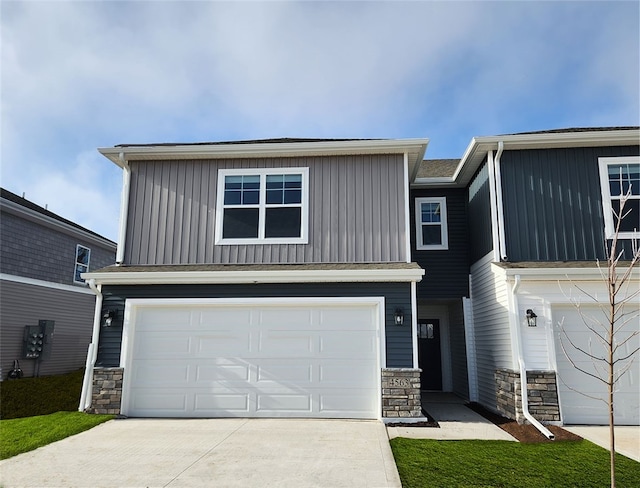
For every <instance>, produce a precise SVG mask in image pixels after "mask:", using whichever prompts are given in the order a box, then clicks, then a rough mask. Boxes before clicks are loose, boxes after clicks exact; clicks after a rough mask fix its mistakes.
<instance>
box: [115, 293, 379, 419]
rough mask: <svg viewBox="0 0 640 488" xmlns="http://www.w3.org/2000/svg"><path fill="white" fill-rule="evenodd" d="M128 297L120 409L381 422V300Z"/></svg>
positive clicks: (185, 414) (159, 414)
mask: <svg viewBox="0 0 640 488" xmlns="http://www.w3.org/2000/svg"><path fill="white" fill-rule="evenodd" d="M356 300H360V301H359V302H356V303H354V300H353V299H351V300H349V301H340V299H324V300H319V299H297V300H296V302H295V303H291V299H288V302H284V301H282V300H275V301H274V300H269V301H267V300H266V299H265V300H259V299H257V300H253V301H251V302H246V301H245V302H238V301H232V302H229V301H219V300H209V301H208V302H206V303H202V302H200V303H198V302H193V301H185V300H173V301H169V302H167V301H163V302H160V301H157V300H128V301H127V310H128V319H127V321H126V323H125V334H124V337H125V339H124V340H123V353H124V354H125V358H126V360H125V361H126V362H125V364H124V366H125V377H124V392H123V402H122V407H123V408H122V412H123V414H125V415H129V416H138V417H323V418H378V417H379V416H380V413H379V412H380V403H379V402H380V400H379V398H380V362H379V354H380V339H379V329H380V327H379V324H380V322H381V320H380V317H379V314H380V310H383V308H384V307H383V305H382V302H381V299H377V298H376V299H367V300H363V299H356Z"/></svg>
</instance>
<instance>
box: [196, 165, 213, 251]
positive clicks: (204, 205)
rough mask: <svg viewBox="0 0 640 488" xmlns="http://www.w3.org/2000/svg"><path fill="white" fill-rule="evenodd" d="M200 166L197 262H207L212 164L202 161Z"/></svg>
mask: <svg viewBox="0 0 640 488" xmlns="http://www.w3.org/2000/svg"><path fill="white" fill-rule="evenodd" d="M200 168H201V170H202V174H201V177H200V198H199V199H198V204H199V208H200V210H199V213H200V218H199V220H198V252H197V258H196V259H197V262H198V263H205V262H206V260H205V254H206V250H207V241H208V240H209V236H208V235H207V228H208V223H209V193H210V191H211V190H210V189H209V183H210V178H209V170H210V168H211V165H210V164H208V163H201V164H200Z"/></svg>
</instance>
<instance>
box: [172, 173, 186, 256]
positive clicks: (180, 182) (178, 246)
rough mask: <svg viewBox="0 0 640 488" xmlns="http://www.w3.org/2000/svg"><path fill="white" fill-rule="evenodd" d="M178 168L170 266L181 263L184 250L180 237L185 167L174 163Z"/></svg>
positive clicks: (182, 227)
mask: <svg viewBox="0 0 640 488" xmlns="http://www.w3.org/2000/svg"><path fill="white" fill-rule="evenodd" d="M175 164H176V165H177V166H179V167H178V169H177V180H176V208H175V219H174V229H173V243H174V245H173V253H172V261H171V263H172V264H178V263H181V262H182V250H183V249H184V246H183V243H182V236H183V235H184V232H183V230H184V221H185V218H184V212H185V198H186V192H187V188H186V173H187V171H186V169H187V168H186V165H185V164H182V163H180V162H178V163H175Z"/></svg>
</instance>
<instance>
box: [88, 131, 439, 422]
mask: <svg viewBox="0 0 640 488" xmlns="http://www.w3.org/2000/svg"><path fill="white" fill-rule="evenodd" d="M427 142H428V141H427V140H426V139H417V140H300V139H280V140H264V141H243V142H229V143H211V144H179V145H176V144H156V145H122V146H117V147H113V148H104V149H100V152H101V153H102V154H103V155H105V156H106V157H107V158H109V159H110V160H111V161H112V162H113V163H115V164H117V165H118V166H120V167H121V168H122V169H123V175H124V176H123V178H124V185H123V188H124V191H123V204H122V215H121V221H120V223H121V233H120V239H119V246H118V253H117V258H116V261H117V263H118V264H117V265H116V266H112V267H109V268H106V269H102V270H98V271H94V272H89V273H86V274H85V275H84V276H85V278H86V279H87V280H90V284H91V286H92V287H93V288H94V289H95V291H96V293H97V294H98V305H97V308H98V311H99V314H98V315H99V319H100V320H99V321H97V322H96V323H95V331H94V336H93V341H92V353H91V354H90V355H89V358H88V363H87V376H86V378H85V385H84V388H83V394H82V398H81V405H80V408H81V409H85V408H90V409H91V410H92V411H98V412H102V411H105V412H118V413H121V414H123V415H128V416H161V417H182V416H186V417H220V416H226V417H230V416H242V417H282V416H285V417H289V416H293V417H336V418H340V417H342V418H379V417H381V415H382V412H384V415H386V416H396V417H398V416H420V414H421V407H420V387H419V373H418V370H417V348H416V340H415V337H416V326H417V322H416V317H417V315H416V284H417V283H418V282H419V281H420V280H421V279H422V276H423V274H424V271H423V269H422V268H420V267H419V266H418V265H417V264H415V263H413V262H412V260H411V243H410V235H411V225H412V224H411V222H410V210H409V182H410V181H411V180H412V179H413V178H414V177H415V174H416V172H417V171H418V169H419V166H420V164H421V162H422V160H423V155H424V153H425V149H426V146H427Z"/></svg>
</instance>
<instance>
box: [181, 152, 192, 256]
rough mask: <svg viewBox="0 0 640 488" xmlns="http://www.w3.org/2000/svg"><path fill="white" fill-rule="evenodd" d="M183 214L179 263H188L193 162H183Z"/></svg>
mask: <svg viewBox="0 0 640 488" xmlns="http://www.w3.org/2000/svg"><path fill="white" fill-rule="evenodd" d="M184 166H185V167H184V171H185V175H184V209H183V210H184V213H183V219H182V250H181V251H182V252H181V253H180V263H182V264H186V263H189V252H190V239H191V219H192V215H191V208H192V207H193V172H194V167H193V162H191V161H188V162H185V165H184Z"/></svg>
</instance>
